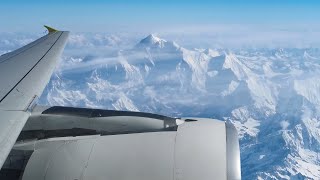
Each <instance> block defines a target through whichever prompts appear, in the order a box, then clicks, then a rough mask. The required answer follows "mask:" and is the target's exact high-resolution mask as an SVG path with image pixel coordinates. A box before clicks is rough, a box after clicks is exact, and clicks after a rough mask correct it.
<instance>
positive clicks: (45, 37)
mask: <svg viewBox="0 0 320 180" xmlns="http://www.w3.org/2000/svg"><path fill="white" fill-rule="evenodd" d="M48 38H49V37H48V36H44V37H42V38H41V39H39V41H38V42H36V43H35V42H32V43H34V44H32V43H30V44H29V45H30V47H28V48H26V49H24V50H22V51H21V52H18V53H15V54H13V55H11V56H9V54H10V53H13V52H15V51H12V52H9V53H7V54H2V55H1V56H5V55H8V56H9V57H7V58H5V59H3V60H1V59H0V63H4V62H6V61H7V60H9V59H11V58H13V57H15V56H17V55H19V54H21V53H23V52H25V51H27V50H29V49H31V48H33V47H34V46H36V45H38V44H40V43H41V42H43V41H44V40H46V39H48ZM31 44H32V45H31ZM27 46H28V45H27ZM22 48H23V47H22ZM17 50H18V51H19V49H17ZM1 56H0V57H1Z"/></svg>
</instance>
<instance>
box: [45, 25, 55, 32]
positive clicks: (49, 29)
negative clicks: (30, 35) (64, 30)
mask: <svg viewBox="0 0 320 180" xmlns="http://www.w3.org/2000/svg"><path fill="white" fill-rule="evenodd" d="M44 27H45V28H47V30H48V31H49V33H53V32H57V31H58V30H56V29H53V28H52V27H49V26H46V25H44Z"/></svg>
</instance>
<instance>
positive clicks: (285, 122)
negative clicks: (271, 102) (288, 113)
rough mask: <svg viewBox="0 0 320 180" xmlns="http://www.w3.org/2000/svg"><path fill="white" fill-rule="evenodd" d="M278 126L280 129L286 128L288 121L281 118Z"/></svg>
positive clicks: (288, 124)
mask: <svg viewBox="0 0 320 180" xmlns="http://www.w3.org/2000/svg"><path fill="white" fill-rule="evenodd" d="M280 126H281V128H282V130H287V128H288V127H289V126H290V123H289V122H288V121H286V120H283V121H281V122H280Z"/></svg>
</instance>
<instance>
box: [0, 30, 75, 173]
mask: <svg viewBox="0 0 320 180" xmlns="http://www.w3.org/2000/svg"><path fill="white" fill-rule="evenodd" d="M47 29H48V31H49V33H48V34H47V35H45V36H43V37H41V38H39V39H37V40H36V41H34V42H31V43H30V44H28V45H26V46H24V47H22V48H20V49H17V50H15V51H13V52H10V53H7V54H4V55H2V56H0V83H1V88H0V117H1V120H0V168H1V167H2V165H3V163H4V162H5V160H6V158H7V156H8V154H9V152H10V150H11V149H12V146H13V145H14V143H15V142H16V140H17V137H18V136H19V134H20V132H21V130H22V128H23V126H24V125H25V123H26V121H27V119H28V118H29V116H30V110H31V109H32V108H33V105H34V104H35V102H36V100H37V98H38V97H39V96H40V95H41V93H42V91H43V89H44V88H45V86H46V85H47V83H48V81H49V79H50V77H51V74H52V72H53V70H54V68H55V66H56V64H57V62H58V60H59V57H60V55H61V53H62V51H63V49H64V47H65V44H66V41H67V37H68V34H69V32H67V31H57V30H55V29H53V28H49V27H47Z"/></svg>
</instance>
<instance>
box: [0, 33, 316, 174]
mask: <svg viewBox="0 0 320 180" xmlns="http://www.w3.org/2000/svg"><path fill="white" fill-rule="evenodd" d="M17 39H23V40H14V41H9V40H8V39H4V40H1V41H0V53H5V52H8V51H10V50H12V49H13V48H14V47H15V46H18V45H22V44H24V43H27V42H28V41H29V40H31V39H32V37H30V36H25V37H24V36H23V37H21V36H19V38H17ZM10 48H11V49H10ZM40 103H41V104H44V105H50V106H54V105H62V106H79V107H94V108H105V109H116V110H130V111H144V112H152V113H158V114H163V115H169V116H175V117H181V116H185V117H187V116H188V117H190V116H196V117H209V118H215V119H220V120H223V121H229V122H231V123H233V124H234V125H235V126H236V128H237V129H238V133H239V138H240V146H241V147H240V148H241V163H242V164H241V165H242V177H243V179H250V180H251V179H320V49H319V48H311V47H306V48H233V49H227V48H213V49H210V48H190V47H184V46H182V45H180V44H178V43H176V42H174V41H170V40H165V39H162V38H160V37H158V36H156V35H154V34H150V35H148V36H146V37H145V38H141V40H139V38H136V37H134V38H131V39H130V38H128V36H127V35H124V36H120V35H119V36H117V35H104V34H89V35H84V34H73V35H72V36H71V38H70V40H69V43H68V46H67V48H66V51H65V53H64V56H63V58H62V61H61V63H60V64H59V66H58V67H57V69H56V71H55V72H54V74H53V76H52V78H51V80H50V82H49V84H48V86H47V87H46V89H45V91H44V93H43V95H42V96H41V98H40Z"/></svg>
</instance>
